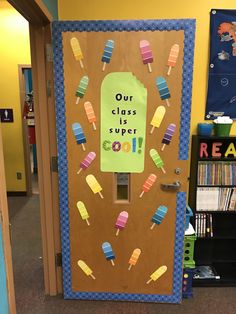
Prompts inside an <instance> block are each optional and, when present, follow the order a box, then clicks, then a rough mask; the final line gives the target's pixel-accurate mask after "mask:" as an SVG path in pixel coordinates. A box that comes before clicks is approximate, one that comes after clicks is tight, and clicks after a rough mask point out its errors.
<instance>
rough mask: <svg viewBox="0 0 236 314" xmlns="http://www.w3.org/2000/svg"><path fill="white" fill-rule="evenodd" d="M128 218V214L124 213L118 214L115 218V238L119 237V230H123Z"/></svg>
mask: <svg viewBox="0 0 236 314" xmlns="http://www.w3.org/2000/svg"><path fill="white" fill-rule="evenodd" d="M128 218H129V214H128V213H127V212H126V211H123V212H120V213H119V216H118V217H117V220H116V224H115V227H116V228H117V231H116V236H118V235H119V232H120V230H123V229H124V227H125V225H126V223H127V220H128Z"/></svg>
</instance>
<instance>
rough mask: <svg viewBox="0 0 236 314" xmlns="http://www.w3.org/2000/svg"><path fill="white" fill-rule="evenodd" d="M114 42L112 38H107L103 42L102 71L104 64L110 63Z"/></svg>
mask: <svg viewBox="0 0 236 314" xmlns="http://www.w3.org/2000/svg"><path fill="white" fill-rule="evenodd" d="M114 46H115V42H114V40H112V39H108V41H107V42H106V44H105V47H104V51H103V55H102V62H103V67H102V71H105V68H106V64H107V63H110V61H111V56H112V51H113V49H114Z"/></svg>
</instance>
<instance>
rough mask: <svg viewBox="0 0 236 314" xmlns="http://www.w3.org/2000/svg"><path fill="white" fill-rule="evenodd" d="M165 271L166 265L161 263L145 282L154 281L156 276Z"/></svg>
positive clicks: (158, 276)
mask: <svg viewBox="0 0 236 314" xmlns="http://www.w3.org/2000/svg"><path fill="white" fill-rule="evenodd" d="M166 271H167V266H166V265H163V266H161V267H159V268H158V269H157V270H156V271H154V273H152V274H151V275H150V279H149V280H148V281H147V282H146V283H147V284H149V283H150V282H151V281H156V280H157V279H158V278H160V277H161V276H162V275H163V274H164V273H165V272H166Z"/></svg>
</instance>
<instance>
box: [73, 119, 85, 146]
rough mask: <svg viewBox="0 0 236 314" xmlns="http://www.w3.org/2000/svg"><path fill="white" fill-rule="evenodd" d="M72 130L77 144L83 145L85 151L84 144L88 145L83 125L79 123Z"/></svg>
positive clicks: (74, 124)
mask: <svg viewBox="0 0 236 314" xmlns="http://www.w3.org/2000/svg"><path fill="white" fill-rule="evenodd" d="M72 130H73V133H74V136H75V139H76V143H77V144H82V148H83V150H85V147H84V143H86V138H85V135H84V132H83V129H82V127H81V125H80V124H79V123H78V122H75V123H73V124H72Z"/></svg>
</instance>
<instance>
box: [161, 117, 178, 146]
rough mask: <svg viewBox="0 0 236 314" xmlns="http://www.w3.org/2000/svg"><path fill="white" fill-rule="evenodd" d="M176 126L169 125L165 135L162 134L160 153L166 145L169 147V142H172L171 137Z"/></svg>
mask: <svg viewBox="0 0 236 314" xmlns="http://www.w3.org/2000/svg"><path fill="white" fill-rule="evenodd" d="M175 129H176V125H175V124H174V123H171V124H169V126H168V127H167V129H166V133H165V134H164V137H163V139H162V144H163V146H162V148H161V151H163V150H164V149H165V146H166V145H170V142H171V140H172V137H173V135H174V133H175Z"/></svg>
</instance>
